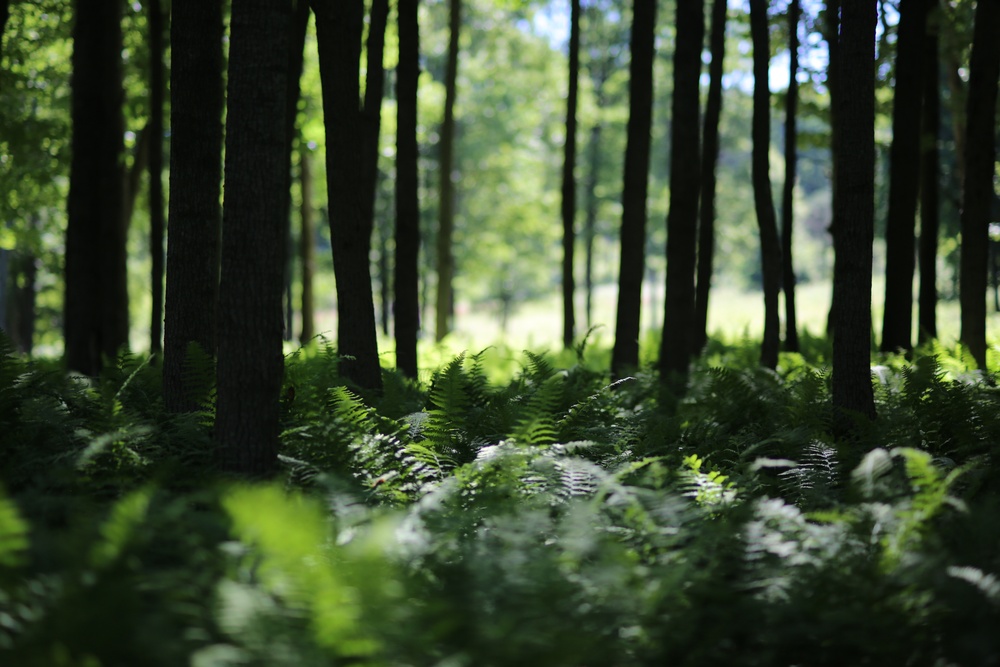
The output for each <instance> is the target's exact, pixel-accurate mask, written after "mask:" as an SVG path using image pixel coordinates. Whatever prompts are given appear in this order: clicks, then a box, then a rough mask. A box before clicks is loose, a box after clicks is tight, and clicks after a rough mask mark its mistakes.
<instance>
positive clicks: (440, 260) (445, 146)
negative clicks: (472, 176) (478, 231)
mask: <svg viewBox="0 0 1000 667" xmlns="http://www.w3.org/2000/svg"><path fill="white" fill-rule="evenodd" d="M461 26H462V0H449V19H448V59H447V64H446V67H445V81H444V90H445V95H444V120H443V121H442V123H441V132H440V136H441V139H440V141H439V143H438V151H439V157H438V234H437V299H436V302H435V306H434V311H435V323H434V327H435V328H434V338H435V340H437V341H438V342H440V341H441V340H443V339H444V337H445V336H447V335H448V332H450V331H451V319H452V311H453V307H454V302H455V294H454V290H453V289H452V279H453V278H454V276H455V257H454V255H453V251H452V247H451V238H452V235H453V233H454V228H455V183H454V182H453V180H452V171H453V169H454V164H455V155H454V153H455V148H454V146H455V95H456V92H457V84H458V36H459V30H460V29H461Z"/></svg>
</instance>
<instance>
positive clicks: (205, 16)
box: [163, 0, 224, 412]
mask: <svg viewBox="0 0 1000 667" xmlns="http://www.w3.org/2000/svg"><path fill="white" fill-rule="evenodd" d="M223 28H224V26H223V21H222V0H173V9H172V12H171V21H170V42H171V47H172V51H171V65H170V98H171V99H170V200H169V224H170V229H169V231H168V233H167V275H166V288H167V289H166V300H165V303H164V317H165V321H164V332H163V333H164V341H163V344H164V349H163V354H164V357H163V398H164V403H165V405H166V407H167V409H168V410H170V411H171V412H189V411H193V410H197V409H199V407H200V406H199V405H198V404H197V403H196V402H195V401H193V400H192V399H191V397H190V396H189V395H188V389H187V387H186V386H185V380H184V377H185V367H186V361H185V360H186V358H187V354H188V349H189V347H190V346H191V345H192V344H195V345H197V346H198V347H200V348H201V349H202V351H204V352H206V353H208V354H210V355H214V354H215V338H216V336H215V332H216V312H217V306H218V298H219V244H220V234H221V224H222V207H221V205H220V204H219V194H220V190H221V183H222V136H223V132H222V112H223V105H224V102H223V99H224V95H223V92H224V91H223V72H222V68H223V52H222V38H223Z"/></svg>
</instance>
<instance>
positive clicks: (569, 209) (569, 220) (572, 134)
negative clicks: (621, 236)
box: [562, 0, 580, 348]
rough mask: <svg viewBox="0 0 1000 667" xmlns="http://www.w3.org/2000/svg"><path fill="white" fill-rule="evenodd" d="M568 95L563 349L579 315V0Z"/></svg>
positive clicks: (574, 7)
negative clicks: (575, 269) (576, 302)
mask: <svg viewBox="0 0 1000 667" xmlns="http://www.w3.org/2000/svg"><path fill="white" fill-rule="evenodd" d="M569 26H570V30H569V93H568V94H567V96H566V151H565V155H564V158H563V173H562V222H563V265H562V289H563V347H566V348H570V347H572V346H573V336H574V333H575V331H574V330H575V329H576V312H575V309H574V307H573V297H574V293H575V291H576V283H575V280H574V278H573V257H574V254H575V253H574V250H575V248H576V176H575V174H574V172H575V170H576V100H577V91H578V89H579V81H580V0H570V19H569Z"/></svg>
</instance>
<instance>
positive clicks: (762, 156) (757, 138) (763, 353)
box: [750, 0, 781, 369]
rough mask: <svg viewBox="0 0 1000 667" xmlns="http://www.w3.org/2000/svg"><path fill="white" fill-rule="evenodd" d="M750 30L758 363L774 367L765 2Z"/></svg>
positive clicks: (777, 276) (776, 319)
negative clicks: (760, 321) (759, 287)
mask: <svg viewBox="0 0 1000 667" xmlns="http://www.w3.org/2000/svg"><path fill="white" fill-rule="evenodd" d="M750 31H751V33H752V34H753V74H754V86H753V158H752V172H753V173H752V178H753V200H754V209H755V210H756V212H757V226H758V228H759V229H760V263H761V273H762V274H763V279H764V340H763V342H762V343H761V348H760V363H761V365H762V366H765V367H767V368H772V369H773V368H777V366H778V350H779V347H780V344H781V331H780V328H781V318H780V315H779V312H778V294H779V293H780V292H781V247H780V245H779V241H778V227H777V221H776V220H775V215H774V199H773V197H772V195H771V176H770V171H771V161H770V158H769V155H770V149H771V91H770V88H769V86H768V66H769V64H770V60H771V47H770V44H769V39H768V33H767V2H766V0H750Z"/></svg>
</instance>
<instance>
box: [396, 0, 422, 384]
mask: <svg viewBox="0 0 1000 667" xmlns="http://www.w3.org/2000/svg"><path fill="white" fill-rule="evenodd" d="M418 9H419V0H399V4H398V8H397V12H398V16H399V66H398V68H397V69H396V99H397V102H396V113H397V121H396V257H395V262H394V264H395V278H394V280H393V288H394V294H395V300H394V313H393V315H394V317H395V323H396V326H395V336H396V367H397V368H398V369H399V370H400V371H401V372H402V373H403V374H404V375H406V376H407V377H411V378H415V377H417V332H418V331H419V329H420V300H419V298H420V297H419V285H420V270H419V254H420V193H419V184H420V173H419V169H418V166H419V157H420V154H419V148H418V145H417V84H418V80H419V78H420V22H419V19H418V16H419V12H418Z"/></svg>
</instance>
